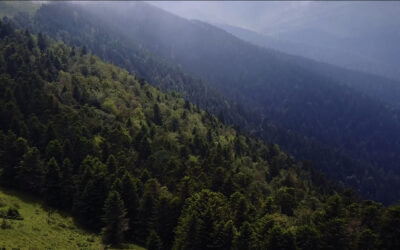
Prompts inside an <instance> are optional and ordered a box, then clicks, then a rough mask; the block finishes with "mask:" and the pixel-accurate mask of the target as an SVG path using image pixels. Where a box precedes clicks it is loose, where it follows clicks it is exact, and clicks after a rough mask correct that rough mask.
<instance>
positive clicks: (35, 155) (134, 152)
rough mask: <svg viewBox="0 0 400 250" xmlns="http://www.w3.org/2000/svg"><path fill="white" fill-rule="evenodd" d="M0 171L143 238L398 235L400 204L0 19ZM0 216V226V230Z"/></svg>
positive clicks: (380, 243) (56, 203)
mask: <svg viewBox="0 0 400 250" xmlns="http://www.w3.org/2000/svg"><path fill="white" fill-rule="evenodd" d="M0 79H1V80H0V117H1V118H0V121H1V122H0V142H1V144H0V167H1V175H0V181H1V182H0V183H1V185H3V186H7V187H9V188H13V189H18V190H21V191H24V192H26V193H30V194H32V195H40V196H41V197H43V200H44V201H45V202H46V204H48V205H49V206H52V207H54V208H58V209H62V210H66V211H70V212H71V213H72V214H73V215H74V217H75V218H76V219H77V220H78V221H79V222H80V223H81V224H82V225H84V226H85V227H86V228H88V229H90V230H93V231H95V232H101V233H102V236H103V242H104V243H105V244H111V245H115V246H118V245H119V244H120V243H121V242H124V241H125V242H135V243H138V244H140V245H144V246H146V247H147V248H148V249H211V248H212V249H397V248H399V247H400V241H399V231H398V224H399V220H400V215H399V214H400V207H399V206H394V207H384V206H382V205H381V204H380V203H377V202H373V201H360V200H359V199H358V198H357V197H356V196H355V195H354V193H353V192H351V190H344V191H342V192H339V193H338V192H335V191H334V190H333V189H332V188H331V187H330V186H329V185H328V184H327V183H326V182H325V181H324V179H323V178H322V177H321V176H320V175H319V174H318V172H316V171H315V170H313V168H312V167H311V166H310V165H308V164H306V163H298V162H296V161H295V160H294V159H293V158H292V157H290V156H288V155H287V154H285V153H284V152H282V151H281V150H280V149H279V147H277V146H276V145H266V144H264V143H263V142H262V141H260V140H254V139H252V138H250V137H247V136H245V135H243V134H241V133H240V132H238V131H236V130H234V129H233V128H231V127H227V126H226V125H224V124H222V123H221V122H220V121H218V119H217V118H216V117H215V116H213V115H211V114H209V113H208V112H205V111H203V110H201V109H199V108H198V107H196V106H195V105H193V104H191V103H190V102H188V101H185V100H184V99H183V98H181V97H179V96H178V95H177V94H176V93H174V92H172V93H168V94H165V93H163V92H161V91H160V90H157V89H155V88H154V87H151V86H150V85H149V84H147V83H146V82H145V81H143V80H138V79H136V77H135V76H133V75H130V74H129V73H128V72H127V71H125V70H123V69H121V68H118V67H115V66H112V65H110V64H108V63H105V62H102V61H101V60H99V58H97V57H96V56H93V55H90V54H88V53H87V51H86V49H85V48H84V47H83V48H74V47H69V46H67V45H65V44H63V43H60V42H58V43H56V42H54V41H52V40H51V39H50V38H48V37H47V36H45V35H43V34H39V35H38V36H34V35H32V34H30V32H29V31H26V30H19V31H18V30H14V29H13V28H12V27H11V26H10V25H9V24H7V23H4V22H0ZM1 230H3V229H0V233H1Z"/></svg>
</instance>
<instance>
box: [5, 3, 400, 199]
mask: <svg viewBox="0 0 400 250" xmlns="http://www.w3.org/2000/svg"><path fill="white" fill-rule="evenodd" d="M127 14H129V15H127ZM103 15H110V16H113V17H115V18H111V19H104V18H101V17H102V16H103ZM109 20H113V21H112V22H111V21H109ZM8 21H11V22H12V23H13V24H14V25H15V26H16V27H18V28H21V29H29V30H31V31H32V32H33V33H35V34H38V33H40V32H42V33H43V34H47V35H49V36H51V37H52V38H53V39H55V40H58V41H63V42H64V43H66V44H68V45H70V46H75V47H86V49H87V51H88V52H90V53H93V54H94V55H97V56H98V57H100V58H101V59H102V60H105V61H107V62H110V63H112V64H115V65H117V66H119V67H121V68H124V69H126V70H127V71H128V72H129V73H131V74H134V75H136V76H137V77H138V78H139V79H142V80H144V79H146V81H147V82H148V83H149V84H150V85H152V86H154V87H159V88H160V89H161V90H162V91H166V92H168V91H175V92H176V93H179V94H180V95H181V96H182V97H183V98H185V99H186V100H188V101H190V102H192V103H194V104H196V105H197V106H198V107H199V108H202V109H205V110H207V111H208V112H210V113H211V114H213V115H215V116H217V117H218V119H219V120H220V121H222V122H224V123H225V124H228V125H233V126H235V128H236V129H239V130H240V131H241V132H243V133H245V134H246V135H248V136H251V137H254V138H260V139H262V140H263V141H264V142H266V143H276V144H278V145H279V146H280V147H281V148H282V149H283V150H284V151H286V152H288V153H289V154H291V155H293V156H294V157H295V158H296V159H299V160H302V161H311V162H312V163H313V164H314V165H315V167H316V168H317V169H318V170H320V171H322V172H323V173H324V174H325V175H326V176H327V177H328V178H329V179H331V180H333V181H334V182H335V183H336V184H338V185H339V186H343V187H346V186H349V187H352V188H353V189H354V190H355V191H356V192H357V193H359V194H361V195H362V197H363V198H366V199H373V200H377V201H380V202H383V203H384V204H386V205H389V204H395V203H396V202H397V201H398V200H399V197H400V181H399V179H400V177H399V173H398V168H397V162H398V161H399V159H398V154H397V152H398V150H400V149H399V145H400V143H399V138H400V136H399V131H400V130H399V126H400V125H399V120H398V117H399V113H398V110H397V109H395V108H394V106H395V105H396V103H395V102H394V101H392V102H390V105H389V104H387V103H384V102H382V99H385V98H386V97H387V96H388V95H387V94H385V93H388V92H390V93H397V92H396V89H392V87H391V86H392V85H393V83H386V82H385V81H383V82H384V83H386V85H379V86H383V87H382V90H379V89H378V88H376V87H375V88H368V87H365V84H368V85H367V86H371V85H373V86H377V85H378V84H375V82H382V79H380V78H379V77H369V76H365V75H362V74H357V73H349V72H347V71H344V70H342V69H337V68H333V67H327V66H325V65H323V64H318V63H315V62H310V60H308V61H307V60H305V59H302V58H298V57H293V56H288V55H284V54H283V53H277V52H276V51H271V50H267V49H265V48H261V47H256V46H252V45H250V44H248V43H246V42H244V41H242V40H239V39H238V38H236V37H234V36H232V35H230V34H228V33H227V32H225V31H223V30H221V29H218V28H216V27H213V26H211V25H209V24H205V23H202V22H198V21H189V20H185V19H182V18H178V17H176V16H173V15H171V14H169V13H167V12H164V11H162V10H159V9H157V8H154V7H152V6H150V5H148V4H145V3H132V4H131V5H129V6H126V8H125V7H123V8H122V7H118V6H112V8H111V6H110V4H109V3H102V4H96V5H90V4H89V5H87V6H86V5H74V4H68V3H51V4H46V5H43V6H42V7H41V8H40V9H39V10H38V11H37V12H36V13H35V14H34V15H28V14H17V15H15V16H14V17H13V18H12V20H8ZM128 24H129V25H128ZM149 31H152V32H149ZM203 37H207V38H208V39H206V41H204V42H203V40H204V39H203ZM365 79H368V81H366V80H365ZM343 82H345V83H346V82H347V83H349V82H351V86H350V85H349V84H344V83H343ZM361 86H363V87H361ZM366 89H369V91H364V90H366ZM380 91H381V92H382V94H379V93H381V92H380ZM371 92H373V93H374V94H371ZM394 96H395V95H394ZM389 97H390V96H389ZM393 98H394V97H390V98H386V99H388V100H392V99H393ZM394 99H396V98H394ZM392 104H393V107H392V106H391V105H392Z"/></svg>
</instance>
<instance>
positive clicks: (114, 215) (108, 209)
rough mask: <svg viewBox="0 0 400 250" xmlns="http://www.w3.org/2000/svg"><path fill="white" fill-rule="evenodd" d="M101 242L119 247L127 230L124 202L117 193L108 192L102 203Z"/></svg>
mask: <svg viewBox="0 0 400 250" xmlns="http://www.w3.org/2000/svg"><path fill="white" fill-rule="evenodd" d="M103 210H104V216H103V222H104V224H105V227H104V228H103V230H102V240H103V242H104V243H105V244H111V245H117V246H118V245H120V244H121V243H122V241H123V240H124V232H125V231H126V230H128V219H127V218H126V211H125V208H124V202H123V201H122V199H121V196H120V195H119V193H118V192H117V191H115V190H112V191H110V193H109V194H108V197H107V199H106V201H105V203H104V208H103Z"/></svg>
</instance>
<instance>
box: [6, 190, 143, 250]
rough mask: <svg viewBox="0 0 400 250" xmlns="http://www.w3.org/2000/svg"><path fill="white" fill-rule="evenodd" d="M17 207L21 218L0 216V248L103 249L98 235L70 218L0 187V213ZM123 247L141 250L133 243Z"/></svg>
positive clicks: (31, 199)
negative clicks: (85, 229) (87, 230)
mask: <svg viewBox="0 0 400 250" xmlns="http://www.w3.org/2000/svg"><path fill="white" fill-rule="evenodd" d="M9 208H12V209H11V210H13V211H14V210H15V209H16V210H17V211H18V212H19V214H20V216H21V217H22V218H23V219H22V220H21V219H0V249H1V248H3V249H4V248H5V249H104V246H103V245H102V244H101V241H100V236H99V235H96V234H92V233H88V232H86V231H84V230H82V229H79V228H78V226H77V225H76V224H75V223H74V222H73V220H72V218H71V217H69V216H67V215H65V214H62V213H59V212H51V210H49V209H47V208H45V207H44V206H42V204H41V202H39V201H38V200H37V199H35V198H32V197H30V196H27V195H23V194H20V193H18V192H14V191H10V190H5V189H3V188H0V214H2V215H6V217H7V212H8V210H10V209H9ZM124 249H136V250H143V248H140V247H138V246H136V245H125V246H124Z"/></svg>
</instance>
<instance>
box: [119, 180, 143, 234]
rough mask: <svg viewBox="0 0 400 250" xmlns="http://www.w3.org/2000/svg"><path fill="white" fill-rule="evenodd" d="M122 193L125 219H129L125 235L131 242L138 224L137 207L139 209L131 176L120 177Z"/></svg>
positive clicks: (136, 193) (137, 197)
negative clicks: (125, 213) (125, 212)
mask: <svg viewBox="0 0 400 250" xmlns="http://www.w3.org/2000/svg"><path fill="white" fill-rule="evenodd" d="M121 182H122V191H121V198H122V200H123V201H124V204H125V208H126V211H127V218H129V230H128V231H127V234H128V235H129V237H130V238H131V240H132V237H133V236H134V234H133V232H134V231H135V228H136V225H137V223H138V207H139V204H140V203H139V195H138V190H137V187H136V183H135V181H134V180H133V178H132V176H130V175H129V174H128V173H126V174H125V175H124V176H123V177H122V180H121Z"/></svg>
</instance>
